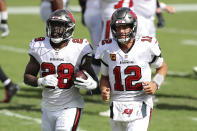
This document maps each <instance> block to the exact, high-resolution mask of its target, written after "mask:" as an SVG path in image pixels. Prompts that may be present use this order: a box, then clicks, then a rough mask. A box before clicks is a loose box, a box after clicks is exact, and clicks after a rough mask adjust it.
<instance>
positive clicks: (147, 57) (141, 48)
mask: <svg viewBox="0 0 197 131" xmlns="http://www.w3.org/2000/svg"><path fill="white" fill-rule="evenodd" d="M160 55H161V50H160V48H159V44H158V42H157V40H156V39H155V38H152V37H149V36H143V37H139V38H136V39H135V43H134V45H133V47H132V48H131V49H130V51H129V52H128V53H124V52H123V51H122V50H121V49H120V47H119V46H118V44H117V42H116V41H115V40H114V39H108V40H104V41H103V42H102V43H101V44H100V45H99V48H98V49H97V52H96V55H95V58H96V59H101V60H102V62H103V63H104V65H106V66H107V67H108V74H109V81H110V87H111V101H145V102H146V103H147V104H148V105H150V106H151V107H152V106H153V103H152V96H151V95H147V94H145V93H144V91H143V88H142V86H143V85H142V82H143V81H151V66H150V65H151V63H153V66H154V67H155V68H158V67H160V66H161V65H162V62H163V58H161V57H159V56H160ZM155 57H159V58H158V59H156V60H155V59H154V58H155ZM154 60H155V61H154ZM101 72H102V71H101Z"/></svg>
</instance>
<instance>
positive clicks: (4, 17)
mask: <svg viewBox="0 0 197 131" xmlns="http://www.w3.org/2000/svg"><path fill="white" fill-rule="evenodd" d="M0 14H1V19H2V20H7V19H8V12H7V11H3V12H0Z"/></svg>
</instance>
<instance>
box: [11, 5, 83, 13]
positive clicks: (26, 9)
mask: <svg viewBox="0 0 197 131" xmlns="http://www.w3.org/2000/svg"><path fill="white" fill-rule="evenodd" d="M68 9H69V10H70V11H72V12H81V8H80V6H68ZM8 13H9V14H36V15H37V14H40V7H39V6H8Z"/></svg>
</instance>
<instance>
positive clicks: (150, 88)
mask: <svg viewBox="0 0 197 131" xmlns="http://www.w3.org/2000/svg"><path fill="white" fill-rule="evenodd" d="M143 85H144V86H143V88H144V92H145V93H146V94H151V95H153V94H155V92H156V90H157V85H156V84H155V83H154V82H152V81H151V82H143Z"/></svg>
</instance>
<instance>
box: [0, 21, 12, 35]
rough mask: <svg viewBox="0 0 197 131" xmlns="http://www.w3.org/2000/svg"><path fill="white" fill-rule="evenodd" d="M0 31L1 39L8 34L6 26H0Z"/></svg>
mask: <svg viewBox="0 0 197 131" xmlns="http://www.w3.org/2000/svg"><path fill="white" fill-rule="evenodd" d="M0 30H1V31H2V32H3V33H2V34H1V37H6V36H7V35H8V34H9V33H10V31H9V28H8V24H0Z"/></svg>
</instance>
